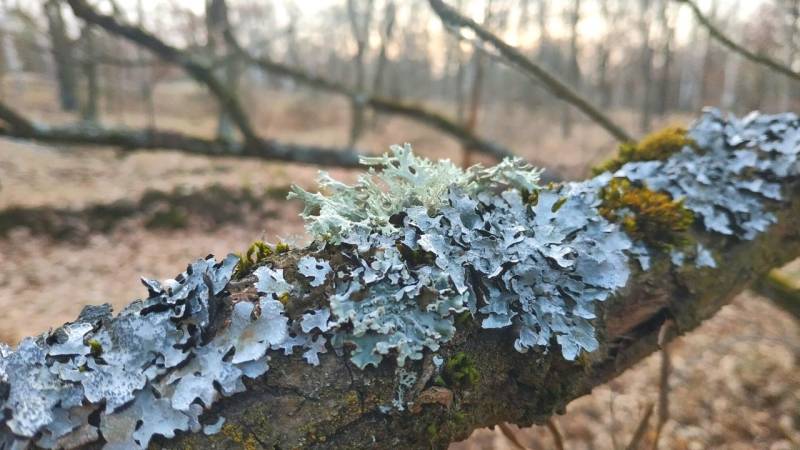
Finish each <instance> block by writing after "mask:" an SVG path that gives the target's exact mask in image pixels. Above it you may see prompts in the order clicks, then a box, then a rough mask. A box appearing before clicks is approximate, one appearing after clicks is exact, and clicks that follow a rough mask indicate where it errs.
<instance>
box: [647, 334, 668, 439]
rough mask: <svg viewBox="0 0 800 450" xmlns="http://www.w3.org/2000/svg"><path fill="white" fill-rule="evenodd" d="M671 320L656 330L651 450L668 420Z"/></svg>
mask: <svg viewBox="0 0 800 450" xmlns="http://www.w3.org/2000/svg"><path fill="white" fill-rule="evenodd" d="M672 325H673V322H672V320H667V321H665V322H664V324H663V325H661V329H660V330H658V347H659V348H660V349H661V371H660V377H659V384H658V422H656V432H655V436H654V437H653V445H652V447H651V449H652V450H656V449H657V448H658V441H659V438H660V437H661V431H662V430H663V429H664V425H665V424H666V423H667V421H668V420H669V373H670V366H671V364H670V357H669V351H668V350H667V345H666V344H667V333H668V332H669V331H670V328H672Z"/></svg>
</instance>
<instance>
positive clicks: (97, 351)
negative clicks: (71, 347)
mask: <svg viewBox="0 0 800 450" xmlns="http://www.w3.org/2000/svg"><path fill="white" fill-rule="evenodd" d="M88 344H89V352H90V353H91V354H92V356H94V357H95V358H97V357H99V356H100V355H102V354H103V346H102V345H101V344H100V341H98V340H97V339H90V340H89V342H88Z"/></svg>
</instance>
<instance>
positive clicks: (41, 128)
mask: <svg viewBox="0 0 800 450" xmlns="http://www.w3.org/2000/svg"><path fill="white" fill-rule="evenodd" d="M0 120H3V121H4V122H6V124H7V126H3V125H0V136H8V137H13V138H19V139H31V140H34V141H37V142H42V143H48V144H67V145H70V144H71V145H89V146H106V147H118V148H119V149H120V150H122V151H126V152H129V151H134V150H164V149H169V150H176V151H179V152H183V153H189V154H193V155H203V156H212V157H225V156H234V157H250V158H256V159H264V160H271V161H287V162H297V163H304V164H315V165H329V166H338V167H358V166H359V153H358V152H357V151H355V150H353V149H338V148H330V147H320V146H314V145H301V144H289V143H283V142H279V141H275V140H266V139H262V140H259V141H258V142H250V143H244V144H241V143H237V142H228V141H220V140H210V139H205V138H200V137H196V136H190V135H187V134H184V133H181V132H178V131H170V130H159V129H129V128H106V127H102V126H99V125H95V126H91V127H86V126H59V127H55V126H49V125H37V124H34V123H33V122H31V121H30V120H28V119H27V118H25V117H24V116H22V115H21V114H20V113H18V112H17V111H15V110H13V109H12V108H11V107H9V106H8V105H5V104H4V103H3V102H0Z"/></svg>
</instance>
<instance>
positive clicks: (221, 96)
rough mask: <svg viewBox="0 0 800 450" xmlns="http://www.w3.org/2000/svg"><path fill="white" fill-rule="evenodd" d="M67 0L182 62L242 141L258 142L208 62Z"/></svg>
mask: <svg viewBox="0 0 800 450" xmlns="http://www.w3.org/2000/svg"><path fill="white" fill-rule="evenodd" d="M67 2H68V3H69V5H70V7H71V8H72V12H73V13H74V14H75V15H76V16H77V17H80V18H81V19H83V20H85V21H86V22H89V23H93V24H95V25H97V26H99V27H101V28H103V29H104V30H106V31H107V32H109V33H111V34H114V35H117V36H120V37H122V38H125V39H127V40H129V41H130V42H132V43H134V44H136V45H138V46H140V47H143V48H146V49H148V50H149V51H151V52H152V53H154V54H155V55H156V56H158V57H159V58H161V59H163V60H164V61H167V62H170V63H173V64H177V65H179V66H181V67H182V68H183V69H184V71H185V72H186V73H187V74H188V75H189V76H191V77H192V78H194V79H195V80H197V81H198V82H200V83H202V84H204V85H206V87H207V88H208V90H209V91H211V93H212V94H213V95H214V97H216V98H217V101H218V102H219V104H220V106H221V107H222V108H223V109H224V110H225V111H226V112H227V113H228V115H229V116H230V117H231V120H233V122H234V123H236V126H237V127H238V128H239V131H241V133H242V136H244V139H245V141H247V142H258V141H260V140H261V138H259V137H258V135H257V134H256V132H255V130H254V129H253V127H252V125H251V124H250V119H249V117H248V116H247V113H245V111H244V108H243V107H242V105H241V103H240V102H239V98H238V96H237V95H236V94H235V93H234V92H232V91H231V90H229V89H227V88H226V87H225V86H224V85H223V83H222V82H221V81H220V80H219V79H218V78H217V77H216V76H215V75H214V72H213V68H212V67H211V66H208V65H205V64H202V63H200V62H198V61H197V60H195V58H193V57H192V56H191V55H189V54H188V53H186V52H183V51H181V50H179V49H177V48H175V47H173V46H171V45H169V44H167V43H165V42H164V41H162V40H161V39H159V38H158V37H156V36H155V35H153V34H150V33H148V32H147V31H144V30H143V29H141V28H138V27H135V26H132V25H125V24H122V23H119V22H118V21H117V19H115V18H114V17H113V16H109V15H105V14H100V13H98V12H97V11H95V10H94V9H93V8H92V7H91V6H90V5H89V4H88V3H87V2H86V1H85V0H67Z"/></svg>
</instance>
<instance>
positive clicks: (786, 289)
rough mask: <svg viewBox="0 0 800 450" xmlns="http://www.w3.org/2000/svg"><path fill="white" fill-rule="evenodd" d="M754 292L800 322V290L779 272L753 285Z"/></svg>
mask: <svg viewBox="0 0 800 450" xmlns="http://www.w3.org/2000/svg"><path fill="white" fill-rule="evenodd" d="M753 290H754V291H755V292H756V293H757V294H758V295H762V296H764V297H766V298H768V299H770V300H771V301H772V302H773V303H775V305H777V306H778V307H780V308H781V309H783V310H784V311H786V312H788V313H789V314H791V315H793V316H794V317H795V318H797V319H798V320H800V289H799V288H797V286H796V285H795V284H794V283H793V282H792V281H791V280H790V279H789V278H788V277H787V276H786V275H783V274H782V273H781V272H780V271H779V270H777V269H776V270H773V271H771V272H770V273H769V274H767V276H765V277H764V278H761V279H759V280H758V281H757V282H756V283H754V284H753Z"/></svg>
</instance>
